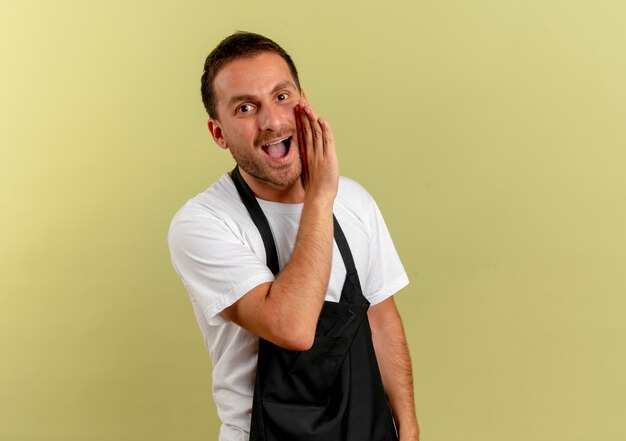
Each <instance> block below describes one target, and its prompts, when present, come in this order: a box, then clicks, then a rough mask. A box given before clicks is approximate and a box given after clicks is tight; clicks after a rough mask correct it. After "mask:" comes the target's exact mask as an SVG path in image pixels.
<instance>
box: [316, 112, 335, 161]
mask: <svg viewBox="0 0 626 441" xmlns="http://www.w3.org/2000/svg"><path fill="white" fill-rule="evenodd" d="M318 122H319V125H320V127H321V129H322V141H323V144H324V154H328V153H333V152H334V151H335V135H334V134H333V129H332V128H331V127H330V125H329V124H328V122H327V121H326V120H325V119H324V118H319V119H318Z"/></svg>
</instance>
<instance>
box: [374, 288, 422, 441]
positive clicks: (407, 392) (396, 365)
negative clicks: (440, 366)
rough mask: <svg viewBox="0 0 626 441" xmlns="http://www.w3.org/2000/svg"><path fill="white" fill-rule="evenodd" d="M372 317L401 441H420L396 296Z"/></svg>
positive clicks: (389, 397)
mask: <svg viewBox="0 0 626 441" xmlns="http://www.w3.org/2000/svg"><path fill="white" fill-rule="evenodd" d="M368 318H369V321H370V326H371V328H372V340H373V342H374V350H375V351H376V359H377V360H378V366H379V368H380V374H381V376H382V379H383V386H384V387H385V393H386V394H387V398H388V399H389V404H390V405H391V409H392V411H393V414H394V416H395V419H396V422H397V424H398V429H399V434H400V441H418V440H419V426H418V424H417V418H416V416H415V402H414V399H413V373H412V369H411V359H410V358H409V350H408V348H407V344H406V338H405V336H404V329H403V327H402V319H401V318H400V314H399V313H398V309H397V308H396V304H395V302H394V300H393V297H390V298H388V299H387V300H384V301H382V302H381V303H378V304H376V305H374V306H372V307H371V308H370V309H369V312H368Z"/></svg>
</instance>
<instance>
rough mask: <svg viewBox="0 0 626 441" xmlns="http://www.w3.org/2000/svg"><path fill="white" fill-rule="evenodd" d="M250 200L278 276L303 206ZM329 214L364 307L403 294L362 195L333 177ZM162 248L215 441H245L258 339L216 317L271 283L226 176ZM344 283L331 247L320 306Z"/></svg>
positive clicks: (398, 271)
mask: <svg viewBox="0 0 626 441" xmlns="http://www.w3.org/2000/svg"><path fill="white" fill-rule="evenodd" d="M257 200H258V201H259V204H260V205H261V208H262V209H263V212H264V213H265V216H266V217H267V220H268V222H269V224H270V227H271V229H272V234H273V235H274V241H275V243H276V248H277V252H278V261H279V266H280V268H281V269H282V268H283V267H284V266H285V265H286V264H287V262H288V261H289V259H290V258H291V253H292V252H293V247H294V244H295V240H296V234H297V232H298V226H299V223H300V215H301V213H302V206H303V204H281V203H277V202H269V201H264V200H261V199H257ZM333 211H334V214H335V217H336V218H337V220H338V222H339V224H340V225H341V228H342V230H343V232H344V234H345V236H346V239H347V241H348V244H349V246H350V249H351V251H352V254H353V256H354V261H355V264H356V268H357V272H358V274H359V279H360V281H361V287H362V290H363V295H364V296H365V297H366V298H367V299H368V301H369V302H370V303H371V304H372V305H375V304H377V303H380V302H382V301H383V300H385V299H387V298H389V297H390V296H392V295H393V294H395V293H396V292H397V291H399V290H400V289H402V288H403V287H404V286H406V285H407V284H408V277H407V275H406V272H405V271H404V268H403V266H402V263H401V262H400V259H399V257H398V254H397V252H396V250H395V247H394V246H393V242H392V240H391V237H390V235H389V232H388V230H387V226H386V225H385V222H384V220H383V218H382V215H381V213H380V210H379V209H378V206H377V205H376V203H375V202H374V200H373V199H372V197H371V196H370V195H369V193H368V192H367V191H366V190H365V189H364V188H363V187H361V186H360V185H359V184H357V183H356V182H355V181H353V180H351V179H348V178H345V177H340V179H339V191H338V193H337V197H336V199H335V203H334V207H333ZM168 240H169V246H170V252H171V256H172V262H173V264H174V267H175V268H176V271H177V272H178V274H179V275H180V277H181V279H182V281H183V283H184V284H185V287H186V288H187V291H188V293H189V296H190V298H191V303H192V306H193V310H194V312H195V315H196V318H197V320H198V324H199V325H200V329H201V330H202V334H203V336H204V342H205V345H206V347H207V349H208V350H209V353H210V355H211V360H212V361H213V399H214V400H215V404H216V407H217V412H218V415H219V417H220V419H221V421H222V427H221V430H220V438H219V440H220V441H239V440H248V437H249V436H248V432H249V429H250V412H251V409H252V394H253V389H254V378H255V371H256V363H257V350H258V337H256V336H255V335H253V334H251V333H249V332H248V331H246V330H245V329H243V328H241V327H239V326H238V325H236V324H234V323H232V322H230V321H227V320H226V319H224V318H223V317H222V316H221V315H220V312H221V311H223V310H224V309H225V308H227V307H228V306H230V305H232V304H233V303H235V302H236V301H237V300H238V299H240V298H241V297H242V296H243V295H244V294H246V293H247V292H248V291H250V290H251V289H252V288H254V287H256V286H258V285H260V284H262V283H265V282H270V281H272V280H274V275H273V274H272V272H271V271H270V270H269V268H268V267H267V266H266V259H265V248H264V245H263V240H262V239H261V236H260V234H259V232H258V230H257V228H256V226H255V225H254V223H253V222H252V219H251V218H250V215H249V214H248V212H247V210H246V208H245V206H244V205H243V203H242V202H241V199H240V198H239V194H238V193H237V190H236V188H235V185H234V183H233V181H232V179H231V178H230V176H229V175H228V174H224V176H222V177H221V178H220V179H219V180H218V181H217V182H216V183H214V184H213V185H212V186H211V187H209V188H208V189H207V190H206V191H204V192H202V193H200V194H198V195H197V196H196V197H194V198H193V199H191V200H190V201H188V202H187V203H186V204H185V205H184V206H183V207H182V208H181V209H180V210H179V212H178V213H177V214H176V216H175V217H174V219H173V220H172V224H171V226H170V230H169V237H168ZM345 275H346V269H345V267H344V264H343V260H342V258H341V254H340V253H339V249H338V248H337V244H335V245H334V248H333V259H332V269H331V276H330V280H329V287H328V292H327V293H326V300H328V301H339V298H340V297H341V289H342V287H343V283H344V280H345Z"/></svg>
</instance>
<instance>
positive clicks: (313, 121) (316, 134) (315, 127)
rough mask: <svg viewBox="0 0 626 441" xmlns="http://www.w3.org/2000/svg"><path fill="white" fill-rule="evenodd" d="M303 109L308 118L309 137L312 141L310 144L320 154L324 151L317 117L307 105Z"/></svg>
mask: <svg viewBox="0 0 626 441" xmlns="http://www.w3.org/2000/svg"><path fill="white" fill-rule="evenodd" d="M304 111H305V113H306V115H307V117H308V119H309V125H310V127H311V139H312V141H313V145H312V146H313V148H314V150H315V154H317V155H322V154H323V153H324V140H323V137H322V128H321V126H320V123H319V121H318V120H319V117H318V116H317V114H316V113H315V111H314V110H313V109H312V108H311V106H309V105H307V106H305V107H304Z"/></svg>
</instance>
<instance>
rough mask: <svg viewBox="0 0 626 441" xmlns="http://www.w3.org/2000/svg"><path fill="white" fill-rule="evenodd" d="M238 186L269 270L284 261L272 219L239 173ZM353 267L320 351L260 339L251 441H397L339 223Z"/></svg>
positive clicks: (338, 237) (318, 336) (329, 312)
mask: <svg viewBox="0 0 626 441" xmlns="http://www.w3.org/2000/svg"><path fill="white" fill-rule="evenodd" d="M232 178H233V181H234V182H235V186H236V188H237V191H238V192H239V195H240V197H241V199H242V201H243V203H244V205H245V206H246V209H247V210H248V212H249V213H250V216H251V217H252V220H253V222H254V224H255V225H256V227H257V229H258V230H259V232H260V233H261V237H262V238H263V244H264V245H265V252H266V256H267V266H268V267H269V268H270V270H271V271H272V272H273V273H274V275H277V274H278V270H279V268H278V254H277V252H276V246H275V243H274V239H273V236H272V232H271V230H270V226H269V223H268V222H267V218H266V217H265V215H264V214H263V210H262V209H261V207H260V206H259V203H258V201H257V200H256V198H255V197H254V193H253V192H252V190H251V189H250V187H249V186H248V184H247V183H246V182H245V181H244V179H243V178H242V177H241V174H240V173H239V169H238V168H237V167H235V169H234V170H233V173H232ZM333 221H334V236H335V242H336V243H337V247H338V248H339V251H340V252H341V257H342V258H343V262H344V264H345V266H346V270H347V274H346V280H345V282H344V285H343V289H342V291H341V299H340V301H339V302H329V301H325V302H324V306H323V307H322V311H321V313H320V317H319V321H318V323H317V329H316V330H315V340H314V343H313V347H312V348H311V349H309V350H308V351H304V352H296V351H289V350H286V349H283V348H281V347H279V346H276V345H275V344H273V343H270V342H269V341H267V340H264V339H262V338H259V356H258V366H257V371H256V381H255V386H254V396H253V402H252V420H251V425H250V441H318V440H319V441H397V439H398V436H397V434H396V429H395V425H394V421H393V417H392V415H391V410H390V408H389V404H388V402H387V397H386V396H385V392H384V390H383V384H382V380H381V377H380V371H379V369H378V363H377V362H376V354H375V352H374V346H373V344H372V334H371V330H370V326H369V321H368V319H367V309H368V308H369V302H368V301H367V299H366V298H365V297H364V296H363V293H362V291H361V284H360V282H359V276H358V274H357V271H356V267H355V266H354V259H353V258H352V253H351V252H350V247H349V246H348V242H347V241H346V238H345V236H344V234H343V231H342V230H341V227H340V226H339V223H338V222H337V219H336V218H335V217H334V216H333Z"/></svg>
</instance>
